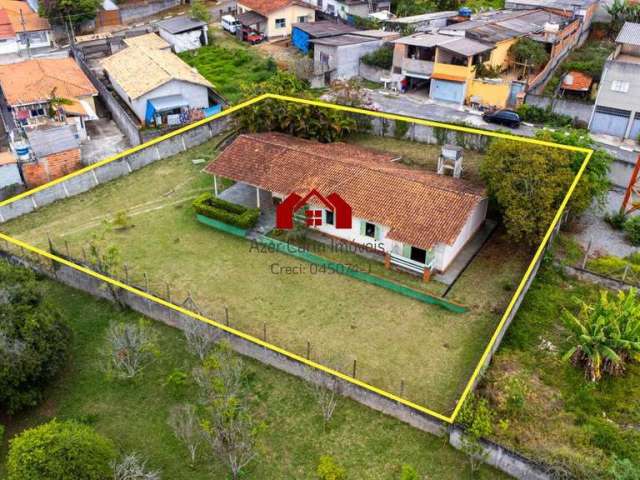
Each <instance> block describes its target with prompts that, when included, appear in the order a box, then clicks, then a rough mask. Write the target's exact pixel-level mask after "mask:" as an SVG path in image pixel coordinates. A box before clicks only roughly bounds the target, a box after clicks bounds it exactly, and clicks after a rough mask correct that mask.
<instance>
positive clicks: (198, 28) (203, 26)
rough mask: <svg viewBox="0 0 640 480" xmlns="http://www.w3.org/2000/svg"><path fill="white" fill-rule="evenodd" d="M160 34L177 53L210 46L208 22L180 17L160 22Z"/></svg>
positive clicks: (185, 16) (184, 16)
mask: <svg viewBox="0 0 640 480" xmlns="http://www.w3.org/2000/svg"><path fill="white" fill-rule="evenodd" d="M157 25H158V33H159V34H160V36H161V37H162V38H164V39H165V40H166V41H167V42H169V43H170V44H171V45H172V46H173V51H174V52H176V53H180V52H186V51H187V50H195V49H196V48H200V47H202V46H203V45H208V44H209V33H208V32H209V27H208V25H207V22H203V21H202V20H198V19H195V18H191V17H190V16H189V15H179V16H177V17H173V18H168V19H166V20H162V21H160V22H158V24H157Z"/></svg>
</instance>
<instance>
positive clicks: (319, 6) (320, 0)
mask: <svg viewBox="0 0 640 480" xmlns="http://www.w3.org/2000/svg"><path fill="white" fill-rule="evenodd" d="M318 8H319V9H320V10H322V0H318Z"/></svg>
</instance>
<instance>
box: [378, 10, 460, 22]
mask: <svg viewBox="0 0 640 480" xmlns="http://www.w3.org/2000/svg"><path fill="white" fill-rule="evenodd" d="M456 15H458V12H457V11H454V10H452V11H447V12H433V13H423V14H422V15H412V16H410V17H400V18H391V19H389V20H386V22H387V23H401V24H403V25H411V24H412V23H420V22H428V21H430V20H439V19H441V18H450V17H455V16H456Z"/></svg>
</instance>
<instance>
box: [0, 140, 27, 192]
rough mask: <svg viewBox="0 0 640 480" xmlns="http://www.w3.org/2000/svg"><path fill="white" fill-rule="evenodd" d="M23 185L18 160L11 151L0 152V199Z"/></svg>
mask: <svg viewBox="0 0 640 480" xmlns="http://www.w3.org/2000/svg"><path fill="white" fill-rule="evenodd" d="M22 185H23V182H22V177H21V176H20V169H19V168H18V160H17V159H16V157H15V155H14V154H13V153H12V152H10V151H4V152H0V199H2V200H4V199H5V198H7V196H8V195H9V194H11V193H15V192H16V190H17V189H20V188H21V187H22Z"/></svg>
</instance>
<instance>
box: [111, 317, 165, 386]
mask: <svg viewBox="0 0 640 480" xmlns="http://www.w3.org/2000/svg"><path fill="white" fill-rule="evenodd" d="M157 353H158V352H157V347H156V336H155V332H154V331H153V330H151V328H149V326H148V325H147V323H146V322H144V321H142V320H141V321H139V322H138V323H120V322H112V323H111V325H109V329H108V330H107V335H106V346H105V348H104V351H103V355H104V357H105V359H106V365H105V370H106V372H107V375H109V376H114V377H117V378H121V379H129V378H133V377H135V376H136V375H137V374H139V373H140V372H141V371H142V370H143V369H144V368H145V367H146V366H147V365H149V363H151V362H152V361H153V359H154V358H155V356H156V355H157Z"/></svg>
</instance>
